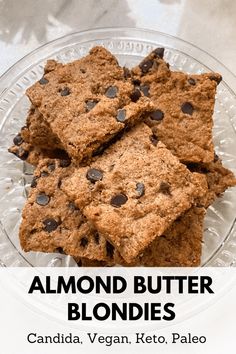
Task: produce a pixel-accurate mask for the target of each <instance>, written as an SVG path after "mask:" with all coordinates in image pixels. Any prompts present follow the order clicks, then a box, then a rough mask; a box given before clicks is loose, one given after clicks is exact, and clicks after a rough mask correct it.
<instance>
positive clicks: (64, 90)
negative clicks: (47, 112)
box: [60, 87, 70, 96]
mask: <svg viewBox="0 0 236 354" xmlns="http://www.w3.org/2000/svg"><path fill="white" fill-rule="evenodd" d="M60 94H61V96H68V95H69V94H70V89H69V88H68V87H65V88H64V89H63V90H61V92H60Z"/></svg>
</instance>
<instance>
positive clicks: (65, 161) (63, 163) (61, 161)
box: [59, 160, 71, 168]
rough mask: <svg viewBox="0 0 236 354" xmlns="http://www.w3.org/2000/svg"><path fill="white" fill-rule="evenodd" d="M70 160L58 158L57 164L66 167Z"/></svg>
mask: <svg viewBox="0 0 236 354" xmlns="http://www.w3.org/2000/svg"><path fill="white" fill-rule="evenodd" d="M70 163H71V161H70V160H60V163H59V166H60V167H63V168H64V167H68V166H70Z"/></svg>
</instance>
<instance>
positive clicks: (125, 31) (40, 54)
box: [0, 27, 236, 266]
mask: <svg viewBox="0 0 236 354" xmlns="http://www.w3.org/2000/svg"><path fill="white" fill-rule="evenodd" d="M144 33H145V34H147V33H148V34H151V35H158V36H160V37H161V38H162V41H160V38H158V37H157V38H156V39H155V38H153V39H150V38H144V37H142V36H141V34H142V35H144ZM96 34H97V36H96ZM98 34H99V35H100V37H99V36H98ZM86 35H88V37H86ZM115 35H116V36H115ZM83 36H84V37H83ZM89 36H91V37H89ZM115 37H117V38H118V39H121V40H122V39H126V40H127V39H130V40H138V41H141V42H145V43H147V44H148V43H151V44H154V43H155V42H156V43H159V44H162V45H164V46H165V47H166V48H172V49H174V50H175V51H177V52H180V53H183V54H185V55H187V56H188V57H190V58H191V57H192V58H194V60H196V61H197V62H198V63H200V64H202V65H203V66H204V67H207V66H208V64H206V63H204V61H199V60H198V59H196V56H194V55H191V54H189V53H188V52H187V53H186V52H185V51H184V50H180V49H179V48H178V45H174V42H175V41H177V42H178V43H180V44H181V43H182V44H183V43H184V44H186V45H187V46H190V47H193V48H195V49H196V50H197V51H199V53H204V54H205V55H206V56H207V57H208V58H211V59H212V60H213V61H214V62H215V63H216V64H217V65H219V69H218V70H219V71H220V72H222V68H224V70H225V71H227V72H228V75H229V76H232V79H233V80H235V83H236V76H235V75H234V74H233V73H232V72H231V71H230V70H229V69H228V68H227V67H226V66H225V65H224V64H222V63H221V62H220V61H218V60H217V59H216V58H214V57H213V56H212V55H210V54H209V53H207V52H206V51H204V50H202V49H200V48H198V47H197V46H195V45H193V44H191V43H189V42H187V41H184V40H182V39H180V38H177V37H175V36H172V35H169V34H165V33H163V32H158V31H154V30H149V29H141V28H128V27H113V28H109V27H106V28H94V29H90V30H85V31H79V32H74V33H70V34H67V35H65V36H63V37H60V38H58V39H55V40H53V41H50V42H48V43H46V44H44V45H42V46H40V47H38V48H36V49H35V50H33V51H32V52H30V53H29V54H27V55H26V56H24V57H23V58H22V59H20V60H19V61H18V62H16V63H15V64H14V65H13V66H12V67H10V68H9V69H8V70H7V71H6V72H5V73H4V74H3V75H2V76H1V77H0V80H1V81H2V82H3V83H4V82H6V83H7V85H6V89H4V90H3V91H2V92H0V100H1V98H2V97H4V94H5V93H6V92H7V91H8V90H10V89H11V86H12V85H13V84H14V83H15V82H17V81H18V79H19V77H21V76H22V75H23V73H24V72H25V71H26V70H29V68H31V67H33V66H35V65H37V64H38V63H39V62H41V61H42V60H43V59H44V58H45V59H46V58H47V57H48V56H49V55H50V53H49V52H48V49H50V50H53V53H54V55H55V53H57V52H59V51H60V47H61V46H62V45H64V47H65V48H66V47H70V46H74V45H76V44H83V43H87V42H90V41H91V40H92V41H94V42H95V41H99V40H113V39H114V38H115ZM80 38H81V39H83V38H84V40H80ZM166 38H170V40H171V41H173V43H172V44H171V43H168V45H167V44H165V43H164V40H165V39H166ZM162 42H163V43H162ZM34 58H35V60H34ZM29 63H31V64H30V65H29ZM13 74H15V75H13ZM11 76H13V77H14V79H13V80H10V78H11ZM224 85H225V86H226V88H227V90H229V92H230V93H231V94H232V95H233V96H234V98H236V94H235V92H236V90H235V91H234V90H233V89H231V87H230V86H229V85H227V83H226V82H225V80H224ZM3 120H4V119H3ZM1 123H2V122H0V128H1ZM231 125H232V128H233V129H234V131H235V127H234V126H233V124H232V122H231ZM234 224H235V222H234ZM234 224H233V226H232V227H234ZM230 231H231V230H230ZM229 236H230V232H229V233H228V235H227V237H226V239H225V240H224V243H225V242H227V240H228V237H229ZM224 243H223V244H221V245H220V246H219V248H218V249H217V250H216V251H215V252H214V254H213V255H212V256H211V259H212V258H214V257H215V255H216V254H217V253H218V252H219V251H220V249H221V248H222V247H223V245H224ZM17 251H18V250H17ZM20 256H21V257H22V254H20ZM211 259H209V260H208V261H207V263H208V262H210V260H211ZM25 261H26V262H27V263H29V261H28V260H26V259H25ZM31 266H32V265H31ZM202 266H205V264H202Z"/></svg>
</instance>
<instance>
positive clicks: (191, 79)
mask: <svg viewBox="0 0 236 354" xmlns="http://www.w3.org/2000/svg"><path fill="white" fill-rule="evenodd" d="M188 83H189V84H190V85H192V86H195V85H196V81H195V80H194V79H193V78H192V77H190V78H189V79H188Z"/></svg>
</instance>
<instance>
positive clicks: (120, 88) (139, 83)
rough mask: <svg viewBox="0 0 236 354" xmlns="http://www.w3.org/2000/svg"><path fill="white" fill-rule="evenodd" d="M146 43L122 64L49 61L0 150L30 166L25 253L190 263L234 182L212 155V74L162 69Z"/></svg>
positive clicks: (85, 262) (106, 58)
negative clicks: (144, 52)
mask: <svg viewBox="0 0 236 354" xmlns="http://www.w3.org/2000/svg"><path fill="white" fill-rule="evenodd" d="M163 56H164V49H163V48H157V49H155V50H154V51H153V52H151V53H150V54H149V55H148V56H147V57H146V58H145V59H144V60H143V61H142V62H141V63H140V64H139V65H137V66H136V67H134V68H133V69H128V68H122V67H121V66H119V64H118V62H117V59H116V58H115V57H114V56H113V55H112V54H111V53H110V52H108V51H107V50H106V49H104V48H103V47H94V48H93V49H91V50H90V53H89V54H88V55H87V56H86V57H83V58H82V59H79V60H76V61H74V62H72V63H69V64H61V63H58V62H56V61H54V60H49V61H48V62H47V64H46V66H45V72H44V75H43V77H42V78H41V79H40V80H39V81H38V82H36V83H35V84H34V85H33V86H31V87H30V88H29V89H28V90H27V92H26V94H27V96H28V97H29V99H30V101H31V104H32V105H31V108H30V110H29V113H28V116H27V119H26V125H25V126H24V127H23V128H22V129H21V131H20V133H19V134H17V135H16V137H15V138H14V146H12V147H11V148H10V149H9V151H10V152H12V153H14V154H15V155H16V156H17V157H19V158H21V159H22V160H26V162H28V163H31V164H33V165H35V166H36V169H35V172H34V176H33V179H32V183H31V190H30V193H29V196H28V200H27V202H26V205H25V207H24V210H23V215H22V216H23V219H22V223H21V227H20V241H21V246H22V248H23V250H24V251H26V252H27V251H40V252H48V253H50V252H56V253H58V252H59V253H65V254H67V255H71V256H72V257H74V259H75V260H76V261H77V263H78V265H80V266H112V265H123V266H198V265H199V264H200V260H201V249H202V237H203V222H204V216H205V213H206V209H207V208H208V207H209V206H210V205H211V204H212V203H213V202H214V201H215V199H216V198H217V197H218V196H220V195H222V193H223V192H224V191H225V190H226V189H227V188H228V187H232V186H235V185H236V179H235V177H234V175H233V173H232V172H231V171H229V170H228V169H226V168H224V167H223V166H222V163H221V161H220V159H219V158H218V156H217V155H216V154H215V153H214V145H213V140H212V128H213V112H214V103H215V95H216V90H217V85H218V84H219V83H220V81H221V76H220V75H219V74H216V73H207V74H198V75H188V74H186V73H183V72H175V71H171V70H170V67H169V65H168V63H166V62H165V60H164V59H163Z"/></svg>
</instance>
